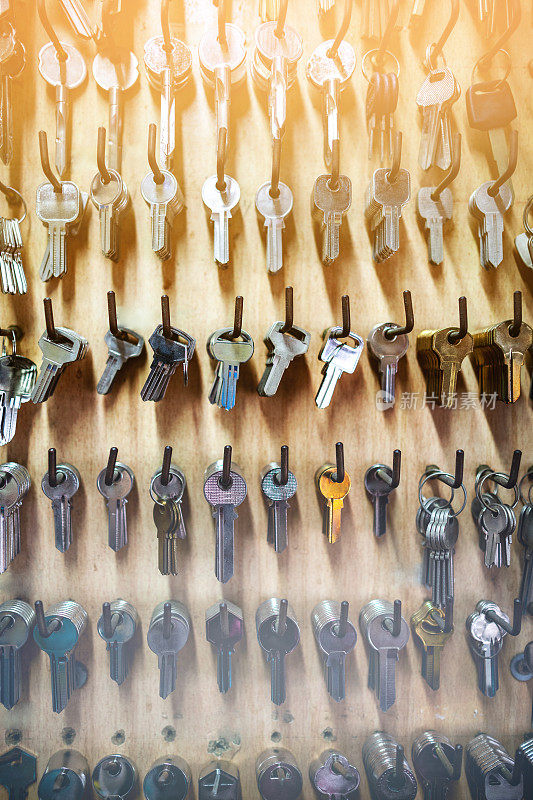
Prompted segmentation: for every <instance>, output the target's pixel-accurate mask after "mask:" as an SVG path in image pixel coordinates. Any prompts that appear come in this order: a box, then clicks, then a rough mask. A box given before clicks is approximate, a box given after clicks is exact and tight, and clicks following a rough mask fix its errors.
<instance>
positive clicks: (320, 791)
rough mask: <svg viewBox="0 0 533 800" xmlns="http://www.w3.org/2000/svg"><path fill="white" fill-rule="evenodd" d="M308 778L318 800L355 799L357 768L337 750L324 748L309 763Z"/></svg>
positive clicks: (357, 777)
mask: <svg viewBox="0 0 533 800" xmlns="http://www.w3.org/2000/svg"><path fill="white" fill-rule="evenodd" d="M309 780H310V781H311V785H312V787H313V789H314V790H315V792H316V795H317V797H318V798H319V800H334V798H337V797H338V798H343V800H357V798H358V797H359V795H358V792H357V790H358V788H359V784H360V782H361V777H360V775H359V770H358V769H357V767H355V766H354V765H353V764H350V762H349V761H348V759H347V758H346V756H345V755H343V754H342V753H340V752H339V751H338V750H324V752H323V753H321V755H320V756H319V757H318V758H315V759H314V760H313V761H312V762H311V764H310V765H309Z"/></svg>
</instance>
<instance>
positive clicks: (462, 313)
mask: <svg viewBox="0 0 533 800" xmlns="http://www.w3.org/2000/svg"><path fill="white" fill-rule="evenodd" d="M467 333H468V309H467V302H466V297H465V296H464V295H462V296H461V297H460V298H459V328H458V329H457V330H456V331H450V333H449V334H448V341H449V343H450V344H458V343H459V342H461V341H462V340H463V339H464V338H465V336H466V334H467Z"/></svg>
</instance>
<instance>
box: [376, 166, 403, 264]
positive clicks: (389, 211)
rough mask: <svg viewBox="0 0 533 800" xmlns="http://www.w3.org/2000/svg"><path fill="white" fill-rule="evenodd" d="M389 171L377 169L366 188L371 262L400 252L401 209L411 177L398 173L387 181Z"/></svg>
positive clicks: (399, 171) (383, 259) (382, 259)
mask: <svg viewBox="0 0 533 800" xmlns="http://www.w3.org/2000/svg"><path fill="white" fill-rule="evenodd" d="M390 174H391V173H390V170H388V169H377V170H376V171H375V172H374V174H373V176H372V180H371V181H370V185H369V186H368V189H367V193H366V200H365V217H366V219H367V221H368V224H369V227H370V232H371V234H372V239H373V245H372V254H373V258H374V261H376V262H381V261H385V260H386V259H387V258H390V257H391V256H393V255H394V254H395V253H397V252H398V250H399V249H400V220H401V217H402V210H403V207H404V206H405V205H406V204H407V203H408V202H409V200H410V198H411V177H410V175H409V173H408V171H407V170H406V169H400V170H398V174H397V175H396V177H395V178H394V180H389V177H390Z"/></svg>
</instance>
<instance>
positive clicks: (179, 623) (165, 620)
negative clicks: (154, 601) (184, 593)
mask: <svg viewBox="0 0 533 800" xmlns="http://www.w3.org/2000/svg"><path fill="white" fill-rule="evenodd" d="M190 629H191V618H190V615H189V612H188V610H187V608H186V607H185V606H184V605H183V603H179V602H178V601H177V600H169V601H168V602H167V603H159V604H158V605H157V606H156V607H155V608H154V612H153V614H152V619H151V620H150V626H149V628H148V647H149V648H150V650H151V651H152V652H153V653H155V654H156V656H157V657H158V665H159V674H160V680H159V696H160V697H162V698H163V700H165V698H167V697H168V696H169V694H171V693H172V692H173V691H174V689H175V688H176V677H177V662H178V653H179V652H180V650H181V649H182V648H183V647H185V645H186V644H187V639H188V638H189V632H190Z"/></svg>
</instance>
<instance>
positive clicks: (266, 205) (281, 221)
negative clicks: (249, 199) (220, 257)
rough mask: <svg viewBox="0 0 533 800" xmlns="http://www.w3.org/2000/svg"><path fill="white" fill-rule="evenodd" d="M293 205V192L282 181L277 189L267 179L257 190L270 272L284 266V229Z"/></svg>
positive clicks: (257, 201) (256, 200) (256, 206)
mask: <svg viewBox="0 0 533 800" xmlns="http://www.w3.org/2000/svg"><path fill="white" fill-rule="evenodd" d="M292 206H293V196H292V192H291V190H290V188H289V187H288V186H287V184H286V183H283V182H282V181H278V182H277V186H276V188H275V189H273V187H272V183H271V181H267V182H266V183H263V184H262V185H261V186H260V187H259V189H258V190H257V194H256V196H255V208H256V211H257V214H258V215H259V217H260V218H261V219H262V220H263V227H264V228H265V229H266V266H267V271H268V272H269V273H273V272H279V271H280V269H281V268H282V266H283V230H284V228H285V220H286V219H287V217H288V216H289V214H290V213H291V211H292ZM216 260H217V259H216V258H215V261H216Z"/></svg>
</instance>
